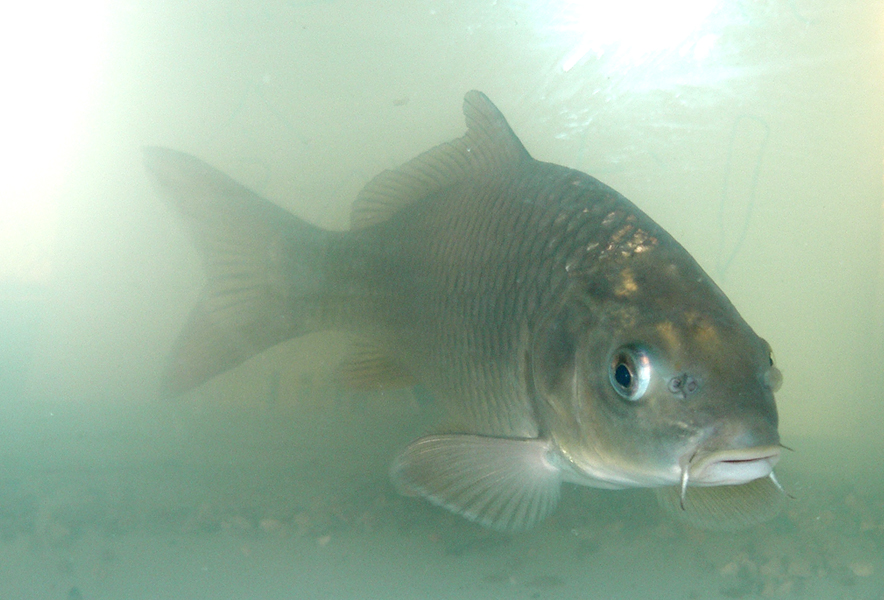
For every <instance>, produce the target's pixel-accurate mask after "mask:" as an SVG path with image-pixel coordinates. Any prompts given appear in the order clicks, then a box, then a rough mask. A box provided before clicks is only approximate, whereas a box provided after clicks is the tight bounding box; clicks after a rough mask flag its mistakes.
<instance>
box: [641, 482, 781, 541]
mask: <svg viewBox="0 0 884 600" xmlns="http://www.w3.org/2000/svg"><path fill="white" fill-rule="evenodd" d="M655 492H656V494H657V501H658V502H659V503H660V506H662V507H663V508H664V510H666V512H668V513H670V514H671V515H672V516H674V517H676V518H678V519H680V520H682V521H685V522H687V523H689V524H691V525H693V526H694V527H699V528H700V529H709V530H713V531H739V530H740V529H746V528H747V527H752V526H754V525H758V524H759V523H764V522H765V521H769V520H770V519H773V518H774V517H775V516H777V515H778V514H779V513H780V511H782V510H783V507H784V506H785V504H786V494H785V493H784V492H783V491H782V489H781V488H780V487H779V486H778V485H777V484H776V483H775V482H774V481H773V480H772V479H770V478H769V477H764V478H761V479H755V480H754V481H750V482H749V483H743V484H741V485H720V486H714V487H688V488H687V490H686V494H685V496H684V508H682V499H681V494H680V490H679V488H678V487H666V488H659V489H657V490H655Z"/></svg>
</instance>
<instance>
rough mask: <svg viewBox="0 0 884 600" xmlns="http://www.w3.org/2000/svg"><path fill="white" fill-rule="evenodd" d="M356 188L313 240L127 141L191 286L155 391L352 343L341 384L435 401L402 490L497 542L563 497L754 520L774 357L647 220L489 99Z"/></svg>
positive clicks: (772, 423)
mask: <svg viewBox="0 0 884 600" xmlns="http://www.w3.org/2000/svg"><path fill="white" fill-rule="evenodd" d="M463 114H464V117H465V120H466V126H467V131H466V133H465V134H464V135H463V136H462V137H460V138H457V139H455V140H453V141H450V142H446V143H443V144H440V145H438V146H436V147H434V148H432V149H430V150H428V151H426V152H424V153H422V154H420V155H419V156H417V157H416V158H414V159H412V160H410V161H408V162H407V163H405V164H404V165H402V166H401V167H399V168H396V169H390V170H385V171H383V172H381V173H380V174H379V175H377V176H376V177H375V178H373V179H372V180H371V181H369V183H368V184H367V185H366V186H365V187H364V189H363V190H362V191H361V192H360V193H359V194H358V195H357V197H356V199H355V201H354V204H353V208H352V213H351V223H350V229H349V230H348V231H329V230H324V229H321V228H319V227H317V226H315V225H312V224H310V223H308V222H306V221H304V220H303V219H300V218H298V217H297V216H295V215H294V214H292V213H291V212H289V211H287V210H285V209H283V208H281V207H279V206H277V205H276V204H274V203H272V202H271V201H269V200H267V199H265V198H263V197H261V196H260V195H258V194H256V193H255V192H253V191H251V190H249V189H248V188H246V187H245V186H243V185H241V184H240V183H238V182H237V181H235V180H234V179H231V178H230V177H228V176H227V175H225V174H223V173H222V172H220V171H218V170H216V169H215V168H213V167H211V166H209V165H208V164H206V163H205V162H203V161H201V160H199V159H197V158H195V157H193V156H190V155H188V154H185V153H182V152H178V151H175V150H171V149H167V148H161V147H147V148H145V149H144V162H145V165H146V168H147V171H148V173H149V174H150V177H151V179H152V180H153V182H154V184H155V186H156V187H157V188H158V189H159V190H160V192H161V195H162V196H163V197H164V198H165V199H166V201H167V202H168V203H169V204H170V205H171V206H172V207H173V209H174V210H175V211H176V212H177V213H178V214H179V215H180V217H181V218H182V219H183V220H184V221H185V222H186V223H187V227H188V228H189V230H190V232H191V235H192V238H193V240H194V244H195V246H196V247H197V249H198V250H199V251H200V252H201V254H202V257H203V262H204V269H205V272H206V284H205V287H204V289H203V292H202V295H201V297H200V300H199V301H198V303H197V304H196V306H195V307H194V308H193V311H192V313H191V315H190V317H189V320H188V321H187V323H186V325H185V326H184V328H183V330H182V332H181V333H180V335H179V337H178V338H177V341H176V342H175V344H174V346H173V348H172V353H171V358H170V360H169V366H168V369H167V371H166V373H165V376H164V380H163V381H164V383H163V384H162V393H163V394H164V395H168V396H180V395H183V394H185V393H187V392H189V391H191V390H193V389H195V388H197V387H199V386H200V385H201V384H203V383H204V382H206V381H208V380H209V379H211V378H213V377H215V376H216V375H218V374H220V373H222V372H224V371H227V370H229V369H231V368H232V367H234V366H236V365H238V364H240V363H242V362H244V361H246V360H247V359H249V358H251V357H252V356H255V355H256V354H258V353H260V352H262V351H264V350H266V349H267V348H270V347H272V346H274V345H276V344H279V343H281V342H283V341H285V340H289V339H292V338H295V337H298V336H302V335H304V334H307V333H309V332H315V331H321V330H340V331H346V332H349V333H350V334H351V335H352V336H353V339H354V340H356V341H355V342H354V350H353V353H352V354H351V355H350V356H349V357H346V358H343V359H342V362H341V367H340V376H341V379H342V381H344V382H346V383H347V385H350V386H353V387H356V388H363V389H369V388H393V387H404V386H419V387H420V389H421V390H423V391H425V392H426V393H428V394H429V395H430V396H431V397H432V398H433V401H434V402H436V403H438V405H439V406H441V407H443V408H444V411H443V412H444V416H443V417H442V418H441V419H440V421H439V423H438V424H437V426H436V427H435V428H434V429H432V430H430V431H428V432H427V434H426V435H424V436H423V437H420V438H418V439H416V440H415V441H413V442H412V443H410V444H408V445H407V446H406V447H405V448H404V449H402V451H401V452H400V453H399V454H398V456H396V457H394V458H393V460H392V464H391V467H390V476H391V478H392V481H393V483H394V485H395V487H396V489H397V490H398V491H399V492H401V493H403V494H405V495H408V496H415V497H422V498H424V499H426V500H428V501H430V502H431V503H433V504H435V505H437V506H440V507H443V508H445V509H448V510H450V511H452V512H454V513H456V514H459V515H462V516H464V517H466V518H468V519H470V520H472V521H474V522H477V523H479V524H481V525H483V526H486V527H489V528H492V529H497V530H500V531H505V532H517V531H524V530H527V529H529V528H531V527H533V526H535V525H536V524H537V523H539V522H541V521H543V520H544V519H545V518H546V517H548V516H549V515H550V514H551V513H552V512H553V511H554V509H555V507H556V505H557V504H558V502H559V499H560V497H561V490H562V488H563V486H564V485H566V484H568V485H571V484H576V485H578V486H588V487H593V488H601V489H630V488H647V489H652V490H654V491H655V493H656V494H657V499H658V500H659V502H660V504H661V505H662V506H663V508H664V510H666V511H667V512H669V513H670V514H673V515H676V516H677V517H681V518H682V519H683V520H684V521H685V522H687V523H689V524H691V525H695V526H698V527H706V528H710V529H738V528H743V527H749V526H752V525H755V524H757V523H761V522H763V521H765V520H768V519H770V518H773V517H774V516H775V515H776V514H778V513H779V512H780V510H782V507H783V505H784V497H785V495H786V494H785V492H784V490H783V489H782V486H780V484H779V482H778V481H777V479H776V477H775V476H774V472H773V469H774V466H775V465H776V464H777V462H778V460H779V458H780V454H781V450H782V449H783V448H785V446H783V445H782V444H781V443H780V436H779V433H778V416H777V408H776V402H775V399H774V393H775V391H776V390H777V389H778V388H779V386H780V384H781V381H782V375H781V373H780V371H779V369H778V368H777V367H776V365H775V364H774V358H773V352H772V350H771V347H770V345H769V344H768V343H767V342H766V341H765V340H764V339H762V338H761V337H759V336H758V335H757V334H756V333H755V332H754V331H753V330H752V328H751V327H750V326H749V325H748V324H747V323H746V321H745V320H744V319H743V318H742V317H741V316H740V314H739V313H738V311H737V310H736V308H735V307H734V306H733V304H732V303H731V302H730V301H729V300H728V298H727V297H726V295H725V294H724V292H723V291H722V290H721V289H720V288H719V287H718V286H717V285H716V284H715V283H714V282H713V280H712V279H711V278H710V277H709V276H708V275H707V274H706V272H705V271H704V270H703V269H702V268H701V266H700V265H699V264H698V263H697V261H696V260H695V259H694V258H693V257H692V256H691V255H690V254H689V253H688V252H687V251H686V250H685V249H684V248H683V247H682V246H681V245H680V244H679V243H678V242H677V241H676V240H675V239H674V238H673V237H672V236H671V235H669V234H668V233H667V232H666V231H665V230H664V229H663V228H662V227H661V226H659V225H658V224H657V223H656V222H654V221H653V220H652V219H651V218H650V217H649V216H647V215H646V214H645V213H644V212H642V211H641V210H640V209H639V208H638V207H637V206H636V205H634V204H633V203H632V202H630V201H629V200H627V199H626V198H625V197H624V196H622V195H621V194H619V193H618V192H616V191H615V190H614V189H612V188H611V187H609V186H607V185H605V184H604V183H602V182H601V181H599V180H597V179H595V178H594V177H592V176H590V175H587V174H585V173H582V172H580V171H577V170H575V169H571V168H568V167H565V166H560V165H556V164H552V163H548V162H542V161H539V160H536V159H535V158H533V157H532V156H531V155H530V154H529V153H528V151H527V150H526V149H525V147H524V146H523V145H522V143H521V141H520V140H519V138H518V137H517V136H516V134H515V133H514V132H513V130H512V129H511V127H510V125H509V124H508V123H507V121H506V119H505V118H504V116H503V115H502V113H501V112H500V111H499V110H498V108H497V107H496V106H495V105H494V104H493V103H492V102H491V101H490V100H489V99H488V97H487V96H485V95H484V94H483V93H481V92H478V91H475V90H474V91H470V92H468V93H467V94H466V95H465V97H464V102H463Z"/></svg>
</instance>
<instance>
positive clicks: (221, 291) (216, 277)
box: [144, 148, 332, 396]
mask: <svg viewBox="0 0 884 600" xmlns="http://www.w3.org/2000/svg"><path fill="white" fill-rule="evenodd" d="M144 161H145V165H146V166H147V170H148V171H149V172H150V174H151V175H152V178H153V179H154V181H155V182H156V183H157V184H158V185H159V187H160V188H161V190H162V191H163V192H164V195H165V196H166V198H167V199H168V201H169V203H170V204H171V205H172V206H173V207H174V208H175V209H176V210H177V211H178V212H179V213H180V214H181V216H182V217H183V218H184V219H185V220H186V221H187V222H188V224H189V226H190V230H191V233H192V235H193V238H194V242H195V244H196V246H197V248H198V249H199V250H200V252H201V253H202V255H203V260H204V264H205V270H206V276H207V279H208V282H207V283H206V287H205V288H204V289H203V293H202V296H201V298H200V301H199V303H198V304H197V306H196V307H195V308H194V310H193V312H192V314H191V315H190V319H189V320H188V322H187V324H186V325H185V326H184V329H183V331H182V332H181V333H180V335H179V337H178V341H177V342H176V344H175V347H174V349H173V354H172V360H171V361H170V363H169V366H168V368H167V372H166V377H165V380H164V384H163V389H162V392H163V393H164V394H165V395H169V396H177V395H179V394H182V393H184V392H187V391H188V390H191V389H193V388H195V387H197V386H198V385H200V384H202V383H203V382H205V381H207V380H209V379H211V378H212V377H214V376H215V375H218V374H220V373H222V372H224V371H226V370H228V369H231V368H233V367H235V366H236V365H238V364H240V363H241V362H243V361H245V360H247V359H249V358H251V357H252V356H254V355H256V354H258V353H259V352H261V351H263V350H265V349H267V348H269V347H271V346H273V345H275V344H278V343H280V342H282V341H285V340H287V339H290V338H293V337H297V336H299V335H303V334H305V333H308V332H310V331H313V330H316V329H320V328H321V326H322V324H321V307H322V303H321V299H320V298H321V294H322V279H323V278H322V265H323V261H324V256H325V251H326V247H327V245H328V242H329V238H330V237H331V235H332V234H331V233H330V232H327V231H323V230H321V229H319V228H318V227H314V226H312V225H310V224H308V223H306V222H304V221H302V220H300V219H298V218H297V217H295V216H294V215H292V214H290V213H288V212H286V211H285V210H283V209H282V208H280V207H278V206H276V205H274V204H272V203H270V202H269V201H267V200H265V199H263V198H261V197H260V196H258V195H257V194H255V193H253V192H251V191H250V190H248V189H246V188H245V187H244V186H242V185H240V184H239V183H237V182H236V181H234V180H233V179H231V178H230V177H228V176H227V175H224V174H223V173H221V172H220V171H218V170H216V169H213V168H212V167H210V166H209V165H207V164H205V163H204V162H202V161H200V160H198V159H196V158H194V157H193V156H190V155H188V154H184V153H182V152H176V151H174V150H169V149H166V148H145V149H144Z"/></svg>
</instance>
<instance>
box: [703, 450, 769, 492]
mask: <svg viewBox="0 0 884 600" xmlns="http://www.w3.org/2000/svg"><path fill="white" fill-rule="evenodd" d="M779 459H780V447H779V446H760V447H756V448H740V449H734V450H719V451H716V452H710V453H709V454H700V453H697V454H696V455H694V457H692V458H691V460H690V462H689V464H688V469H689V471H690V483H691V485H701V486H712V485H738V484H742V483H747V482H749V481H752V480H755V479H760V478H762V477H768V476H769V475H770V474H771V473H772V472H773V468H774V465H776V464H777V462H778V461H779Z"/></svg>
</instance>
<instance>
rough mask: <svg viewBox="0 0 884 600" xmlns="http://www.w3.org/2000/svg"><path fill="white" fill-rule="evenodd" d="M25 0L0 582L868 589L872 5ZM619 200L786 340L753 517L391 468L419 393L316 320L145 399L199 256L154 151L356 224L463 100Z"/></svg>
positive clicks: (6, 242)
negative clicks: (742, 523)
mask: <svg viewBox="0 0 884 600" xmlns="http://www.w3.org/2000/svg"><path fill="white" fill-rule="evenodd" d="M612 4H613V3H609V2H596V1H584V2H577V1H565V0H556V1H548V2H540V1H536V2H535V1H528V0H524V1H519V2H515V1H514V2H500V1H498V2H492V1H484V0H483V1H479V2H469V1H466V0H457V1H439V0H434V1H427V0H421V1H417V2H404V1H398V2H396V1H391V2H358V1H332V0H329V1H315V2H297V1H292V2H282V1H280V2H269V1H268V2H235V1H227V2H187V3H184V2H144V1H130V2H126V1H104V2H99V1H94V2H83V3H77V4H76V5H74V4H69V3H61V2H59V3H53V2H46V3H42V4H33V5H29V4H22V5H21V6H15V7H10V8H8V9H7V10H6V14H5V16H4V19H3V21H2V23H0V39H2V42H0V44H2V47H3V52H2V53H0V56H2V59H0V61H2V63H3V64H4V81H5V85H4V94H3V97H2V99H0V123H2V131H3V142H4V144H3V148H2V150H0V152H2V156H3V159H2V161H0V599H4V600H5V599H6V598H10V599H17V598H23V599H31V598H34V599H44V598H45V599H60V600H93V599H103V598H127V599H174V598H182V599H184V598H187V599H202V598H207V599H208V598H212V599H217V598H232V599H239V598H242V599H259V598H267V599H278V598H280V599H282V598H327V599H350V598H395V599H399V598H477V599H485V598H529V599H555V598H665V599H669V598H679V599H681V598H684V599H701V598H710V599H716V598H744V597H745V598H755V597H763V598H767V597H770V598H792V597H796V598H800V597H804V598H820V599H828V598H839V599H841V598H845V599H848V598H849V599H853V598H857V599H868V600H882V599H884V467H882V463H884V392H882V389H884V164H882V161H884V2H881V1H868V0H856V1H853V0H850V1H837V0H792V1H785V0H771V1H748V0H746V1H735V2H727V1H712V0H689V1H684V2H667V3H646V2H640V1H638V0H630V1H625V2H618V3H616V4H617V6H616V7H615V6H612ZM470 89H479V90H482V91H483V92H485V93H486V94H488V96H489V97H490V98H491V99H492V100H493V101H494V102H495V103H496V104H497V105H498V107H499V108H500V109H501V111H502V112H503V113H504V114H505V115H506V117H507V119H508V120H509V122H510V124H511V126H512V127H513V129H514V131H515V132H516V134H517V135H518V136H519V137H520V138H521V139H522V141H523V143H524V144H525V146H526V148H527V149H528V150H529V152H531V154H532V155H533V156H534V157H535V158H537V159H539V160H543V161H548V162H553V163H558V164H562V165H566V166H569V167H573V168H576V169H579V170H581V171H585V172H587V173H589V174H590V175H593V176H595V177H597V178H599V179H600V180H602V181H603V182H605V183H607V184H608V185H610V186H612V187H613V188H615V189H616V190H618V191H619V192H621V193H622V194H624V195H625V196H626V197H627V198H629V199H630V200H632V201H633V202H635V203H636V204H637V205H638V206H639V207H640V208H641V209H643V210H644V211H645V212H647V213H648V214H649V215H650V216H651V217H652V218H653V219H655V220H656V221H657V222H658V223H660V224H661V225H662V226H663V227H664V228H666V229H667V230H668V231H669V232H670V233H671V234H672V235H673V236H674V237H675V238H676V239H677V240H678V241H679V242H681V243H682V244H683V245H684V246H685V247H686V248H687V249H688V251H690V252H691V254H692V255H693V256H694V257H695V258H696V259H697V261H698V262H699V263H700V264H701V266H703V268H704V269H706V271H707V272H708V273H709V274H710V275H711V276H712V277H713V279H715V280H716V282H717V283H718V284H719V285H720V286H721V288H722V289H723V290H724V291H725V293H726V294H727V295H728V296H729V298H730V299H731V301H733V303H734V304H735V305H736V307H737V308H738V310H739V311H740V312H741V314H742V315H743V316H744V317H745V319H746V320H747V322H748V323H749V324H750V325H751V326H752V327H753V328H754V329H755V331H756V332H758V333H759V335H761V336H762V337H764V338H765V339H767V340H768V341H769V342H770V344H771V345H772V347H773V349H774V352H775V355H776V360H777V365H778V366H779V367H780V369H781V370H782V371H783V374H784V383H783V386H782V388H781V390H780V391H779V392H778V394H777V403H778V407H779V413H780V433H781V437H782V441H783V443H784V444H785V445H787V446H789V447H790V448H792V449H794V452H786V453H785V454H784V456H783V458H782V459H781V461H780V464H779V465H778V467H777V470H776V472H777V475H778V478H779V480H780V481H781V482H782V484H783V485H784V487H785V488H786V490H787V491H788V492H789V493H790V495H792V496H794V498H793V499H792V500H790V501H789V503H788V505H787V508H786V510H785V511H784V513H783V514H782V515H780V516H779V517H777V518H776V519H775V520H773V521H771V522H769V523H766V524H764V525H761V526H758V527H755V528H753V529H749V530H747V531H742V532H738V533H720V532H707V531H700V530H697V529H693V528H690V527H687V526H685V525H683V524H681V523H680V522H678V521H675V520H672V519H671V518H670V517H669V516H667V515H665V514H662V513H661V512H660V511H659V509H658V508H657V506H656V503H655V502H654V501H653V498H652V495H651V494H650V493H649V492H647V491H641V490H637V491H617V492H610V491H601V490H591V489H586V488H579V489H578V488H574V487H568V488H566V490H565V492H564V498H563V502H562V505H561V506H560V508H559V509H558V510H557V511H556V512H555V513H554V514H553V516H552V517H551V518H549V519H548V520H547V521H545V522H544V523H542V524H541V525H539V526H538V527H537V528H535V529H533V530H531V531H529V532H527V533H523V534H517V535H506V534H501V533H495V532H490V531H486V530H484V529H482V528H480V527H478V526H476V525H474V524H472V523H469V522H467V521H465V520H463V519H461V518H459V517H456V516H453V515H450V514H448V513H446V512H444V511H441V510H439V509H436V508H434V507H432V506H430V505H429V504H426V503H424V502H422V501H420V500H415V499H410V498H403V497H400V496H397V495H396V493H395V491H394V490H393V488H392V486H391V485H390V483H389V481H388V479H387V468H388V465H389V461H390V459H391V458H392V457H393V456H394V455H395V454H396V452H397V451H399V450H400V449H401V448H402V447H403V446H404V445H406V444H407V443H408V442H410V441H411V440H413V439H414V438H415V437H417V436H419V435H421V433H422V432H425V431H426V430H427V428H428V427H429V426H431V425H432V423H433V422H434V420H433V417H434V413H435V408H436V407H434V406H433V403H432V401H431V400H428V399H427V398H425V397H424V395H422V394H420V393H419V392H415V391H414V390H410V389H405V390H397V391H384V392H374V393H368V392H354V391H352V390H347V389H343V388H341V387H340V386H339V385H338V384H337V383H336V381H335V378H334V376H333V373H334V369H335V367H336V365H337V363H338V361H339V360H340V358H341V357H342V355H343V353H344V352H345V351H346V347H347V340H346V339H345V338H344V337H343V336H340V335H337V334H315V335H310V336H307V337H304V338H301V339H297V340H293V341H291V342H287V343H285V344H282V345H280V346H277V347H275V348H273V349H271V350H270V351H268V352H265V353H263V354H261V355H260V356H258V357H256V358H254V359H252V360H251V361H249V362H247V363H245V364H243V365H242V366H240V367H238V368H236V369H234V370H233V371H231V372H229V373H226V374H224V375H222V376H220V377H218V378H216V379H215V380H213V381H211V382H209V383H208V384H206V385H204V386H202V387H201V388H200V389H198V390H197V391H195V392H194V393H192V394H189V395H188V396H186V397H184V398H180V399H176V400H168V399H163V398H161V397H160V395H159V392H158V390H159V385H160V378H161V373H162V369H163V367H164V364H165V361H166V360H167V359H168V355H169V351H170V348H171V344H172V342H173V340H174V339H175V336H176V334H177V333H178V331H179V330H180V328H181V326H182V325H183V323H184V321H185V319H186V318H187V315H188V312H189V311H190V309H191V308H192V307H193V305H194V304H195V302H196V300H197V298H198V295H199V291H200V288H201V287H202V283H203V275H202V270H201V266H200V260H199V257H198V256H197V253H196V251H195V250H194V248H193V246H192V245H191V243H190V240H189V239H188V236H187V234H186V231H185V230H184V228H183V227H182V225H181V223H180V222H179V220H178V219H177V217H176V216H175V215H173V214H172V212H171V211H170V210H169V209H168V208H167V207H166V206H165V205H164V203H163V202H162V201H161V199H160V198H159V195H158V194H157V192H156V190H154V189H153V187H152V186H151V185H150V183H149V181H148V178H147V175H146V173H145V171H144V168H143V166H142V163H141V147H142V146H145V145H154V144H156V145H163V146H169V147H172V148H176V149H180V150H183V151H186V152H189V153H191V154H194V155H196V156H199V157H201V158H203V159H204V160H206V161H208V162H209V163H211V164H213V165H214V166H216V167H218V168H220V169H221V170H222V171H224V172H226V173H228V174H230V175H231V176H232V177H234V178H236V179H238V180H240V181H242V182H243V183H245V184H246V185H248V186H250V187H251V188H252V189H254V190H256V191H258V192H259V193H261V194H262V195H264V196H266V197H268V198H270V199H272V200H273V201H274V202H276V203H278V204H280V205H281V206H284V207H285V208H287V209H288V210H290V211H292V212H293V213H295V214H297V215H298V216H300V217H303V218H305V219H307V220H308V221H310V222H312V223H315V224H318V225H321V226H323V227H326V228H330V229H338V230H342V229H346V228H347V226H348V222H349V210H350V205H351V203H352V201H353V199H354V198H355V196H356V194H357V192H358V191H359V190H360V189H361V188H362V186H363V185H365V183H367V182H368V181H369V180H370V179H371V178H372V177H373V176H374V175H376V174H377V173H379V172H380V171H382V170H384V169H388V168H393V167H396V166H398V165H400V164H401V163H403V162H405V161H406V160H408V159H410V158H412V157H413V156H415V155H417V154H418V153H420V152H422V151H424V150H426V149H428V148H430V147H432V146H434V145H436V144H438V143H440V142H444V141H447V140H450V139H453V138H455V137H458V136H460V135H461V134H462V133H463V131H464V130H465V126H464V122H463V116H462V114H461V102H462V98H463V94H464V93H465V92H466V91H467V90H470Z"/></svg>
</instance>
